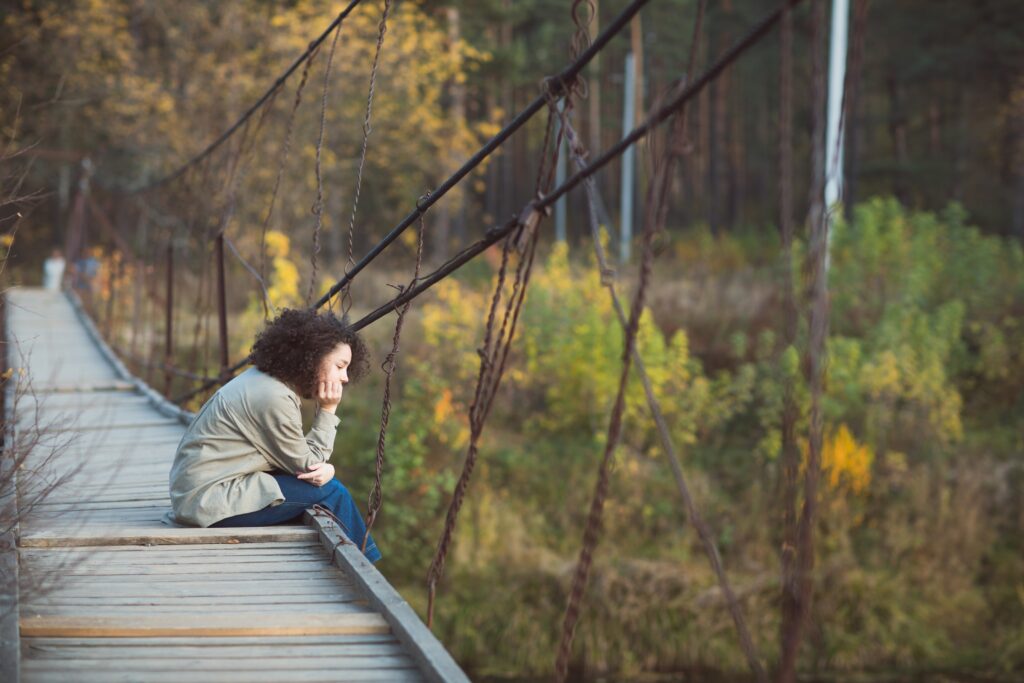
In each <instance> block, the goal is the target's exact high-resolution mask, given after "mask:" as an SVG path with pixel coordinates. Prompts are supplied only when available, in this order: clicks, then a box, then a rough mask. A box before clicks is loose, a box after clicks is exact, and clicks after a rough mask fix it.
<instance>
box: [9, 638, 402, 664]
mask: <svg viewBox="0 0 1024 683" xmlns="http://www.w3.org/2000/svg"><path fill="white" fill-rule="evenodd" d="M39 640H40V639H38V638H25V642H24V643H22V648H21V656H22V658H24V659H48V660H59V659H103V660H109V661H115V660H118V659H125V658H127V657H131V658H132V659H140V658H143V657H146V658H148V657H174V658H181V659H211V658H214V657H216V658H218V659H222V660H229V661H230V660H233V659H250V658H255V657H266V656H267V655H268V654H272V655H273V656H274V657H280V658H282V659H284V658H290V657H310V658H312V657H332V658H334V657H345V658H365V657H396V656H400V655H402V654H403V651H402V646H401V645H400V644H399V643H398V641H395V640H393V641H391V642H381V643H352V644H345V645H291V646H281V645H279V644H278V643H271V642H264V643H263V644H261V645H242V646H233V647H228V646H221V647H215V646H210V645H198V644H196V645H178V646H168V645H150V646H145V645H142V646H132V647H125V646H122V645H87V646H81V645H79V646H76V645H68V644H65V643H62V642H59V641H58V640H56V639H49V642H51V643H53V644H51V645H38V644H36V643H37V642H38V641H39ZM59 640H72V639H70V638H67V639H65V638H61V639H59ZM99 640H107V641H110V640H119V639H116V638H102V639H99ZM145 640H147V641H148V640H153V639H150V638H146V639H145ZM269 646H274V647H273V648H272V649H270V647H269ZM235 666H236V668H237V666H238V663H237V662H236V663H235ZM409 666H410V667H412V666H415V664H414V663H413V662H412V661H411V660H410V663H409Z"/></svg>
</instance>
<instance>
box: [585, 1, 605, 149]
mask: <svg viewBox="0 0 1024 683" xmlns="http://www.w3.org/2000/svg"><path fill="white" fill-rule="evenodd" d="M592 1H593V5H594V18H593V20H592V21H591V22H590V39H591V40H594V39H595V38H597V35H598V34H599V33H600V32H601V23H600V20H599V18H600V11H599V9H600V4H601V3H600V2H599V1H598V0H592ZM589 73H590V78H589V79H588V80H587V88H588V90H589V101H588V102H587V105H588V106H589V108H590V111H589V114H588V116H589V118H590V126H588V133H589V136H588V138H589V144H590V153H591V155H594V154H598V153H600V151H601V150H602V149H604V147H603V146H602V144H601V55H600V53H598V54H597V55H594V59H592V60H591V62H590V67H589Z"/></svg>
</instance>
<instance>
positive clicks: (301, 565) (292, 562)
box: [62, 555, 332, 577]
mask: <svg viewBox="0 0 1024 683" xmlns="http://www.w3.org/2000/svg"><path fill="white" fill-rule="evenodd" d="M331 566H332V565H331V560H330V558H328V557H326V556H325V557H322V558H320V557H309V558H302V559H289V558H288V557H287V556H284V555H281V556H278V557H275V558H273V559H271V560H266V561H263V562H252V561H250V560H246V561H245V563H244V565H243V568H244V569H245V571H243V572H241V573H243V574H270V573H280V574H288V573H294V572H306V571H315V570H319V569H323V568H325V567H326V568H330V567H331ZM238 568H239V567H238V564H237V563H235V562H233V561H228V562H211V561H208V562H181V563H177V562H172V563H165V564H124V565H105V564H95V563H93V564H86V565H77V566H76V565H70V566H65V567H63V568H62V569H63V574H64V576H66V577H72V576H90V577H100V576H131V577H142V576H146V577H150V576H153V575H156V574H173V575H175V576H189V575H199V576H202V575H204V574H212V573H215V572H217V573H219V572H224V571H230V570H232V569H235V570H237V569H238Z"/></svg>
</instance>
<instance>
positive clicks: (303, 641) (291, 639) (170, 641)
mask: <svg viewBox="0 0 1024 683" xmlns="http://www.w3.org/2000/svg"><path fill="white" fill-rule="evenodd" d="M24 642H26V643H38V644H40V645H60V646H64V645H67V646H72V647H90V646H99V647H115V646H116V647H124V648H131V647H136V646H138V647H178V646H189V647H226V648H234V647H250V646H253V647H255V646H259V647H268V646H272V645H284V646H288V647H292V646H299V645H310V646H322V645H349V644H353V643H398V641H397V640H396V639H395V637H394V636H393V635H390V634H380V633H361V634H328V635H317V636H228V637H225V636H204V637H202V638H197V637H193V636H152V637H146V638H25V639H24Z"/></svg>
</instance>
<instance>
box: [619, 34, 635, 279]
mask: <svg viewBox="0 0 1024 683" xmlns="http://www.w3.org/2000/svg"><path fill="white" fill-rule="evenodd" d="M625 68H626V78H625V81H626V82H625V88H623V95H622V100H623V107H622V131H623V133H622V134H623V137H625V136H626V135H629V133H630V132H631V131H632V130H633V120H634V118H635V117H636V111H635V110H636V85H635V82H636V81H635V74H634V69H633V53H632V52H627V53H626V67H625ZM635 157H636V146H635V145H630V146H629V147H627V148H626V151H625V152H623V153H622V179H621V184H622V206H621V216H620V217H619V260H620V261H621V262H622V263H626V262H627V261H629V256H630V246H631V243H632V240H633V165H634V163H635V162H634V159H635Z"/></svg>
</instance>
